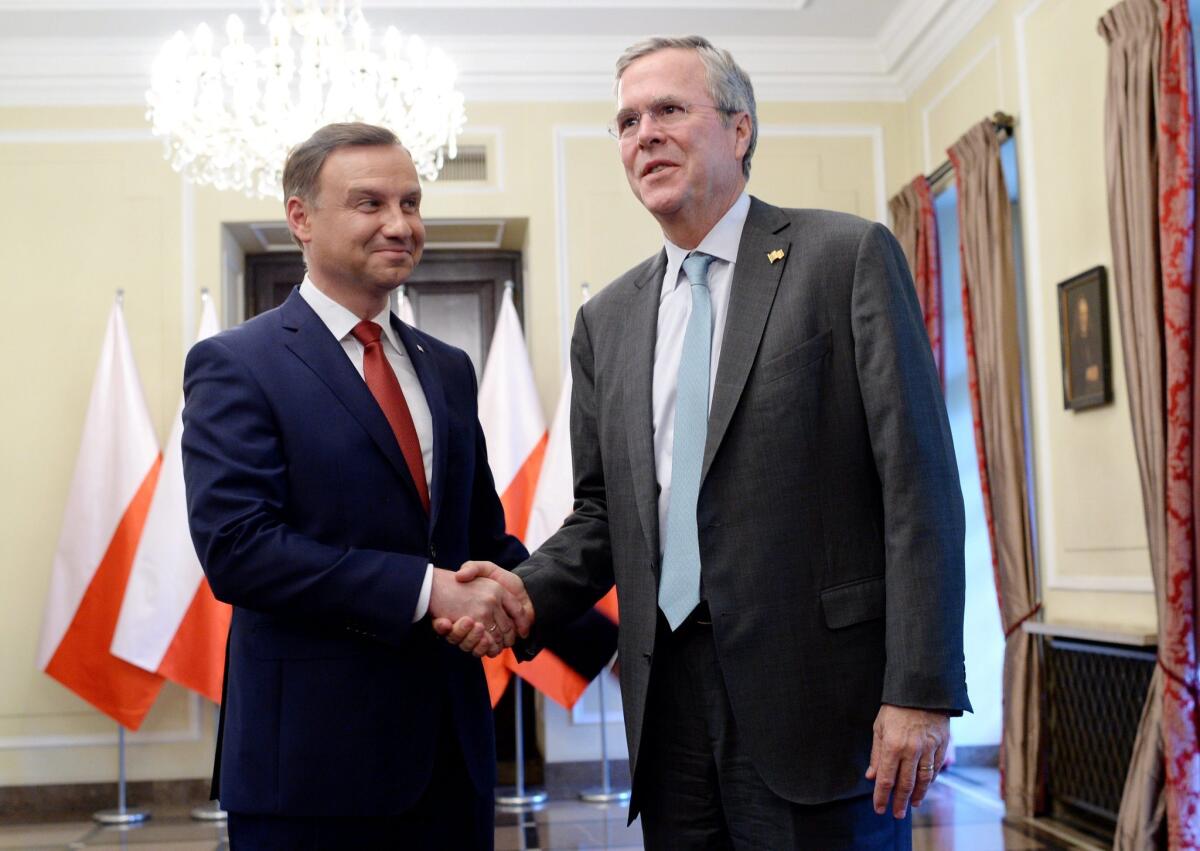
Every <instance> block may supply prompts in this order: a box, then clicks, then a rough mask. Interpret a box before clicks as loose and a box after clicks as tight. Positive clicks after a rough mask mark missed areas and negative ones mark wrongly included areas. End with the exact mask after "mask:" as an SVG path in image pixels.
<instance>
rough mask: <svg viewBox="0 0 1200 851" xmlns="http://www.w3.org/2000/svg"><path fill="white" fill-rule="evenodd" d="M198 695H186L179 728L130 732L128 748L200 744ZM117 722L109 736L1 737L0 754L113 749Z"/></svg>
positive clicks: (201, 735) (70, 734)
mask: <svg viewBox="0 0 1200 851" xmlns="http://www.w3.org/2000/svg"><path fill="white" fill-rule="evenodd" d="M201 715H202V712H201V707H200V696H199V695H197V694H196V693H195V692H188V695H187V719H186V722H185V725H184V726H183V727H181V728H175V729H168V730H147V731H142V732H135V733H129V734H127V735H126V737H125V742H126V744H128V745H167V744H180V743H186V742H199V741H201V740H202V739H203V738H204V730H203V725H202V724H201V721H200V719H201ZM116 726H117V725H116V722H113V730H112V732H110V733H58V734H43V735H29V736H0V751H5V750H34V749H41V748H82V747H116V744H117V731H116Z"/></svg>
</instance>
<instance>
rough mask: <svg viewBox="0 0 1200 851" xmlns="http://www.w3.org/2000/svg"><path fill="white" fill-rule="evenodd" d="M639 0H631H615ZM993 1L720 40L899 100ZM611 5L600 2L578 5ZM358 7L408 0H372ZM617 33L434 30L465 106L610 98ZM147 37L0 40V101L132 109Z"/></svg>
mask: <svg viewBox="0 0 1200 851" xmlns="http://www.w3.org/2000/svg"><path fill="white" fill-rule="evenodd" d="M626 2H627V3H629V5H630V6H631V7H632V6H637V7H638V8H646V7H642V6H641V5H640V3H638V2H637V0H616V3H617V5H621V4H623V3H626ZM995 2H996V0H901V2H899V3H898V4H897V6H896V8H895V10H894V11H893V12H892V14H891V15H890V16H889V18H888V20H887V21H886V22H885V23H884V25H883V28H882V30H881V31H880V34H879V35H878V36H875V37H872V38H814V37H798V36H770V35H764V36H734V37H730V38H728V39H721V46H722V47H725V48H727V49H729V50H730V51H731V52H732V53H733V55H734V56H736V57H738V58H739V60H740V61H741V62H742V63H743V64H744V66H745V67H746V70H747V71H748V72H749V73H750V76H751V77H752V78H753V80H754V85H755V90H756V94H757V96H758V98H759V100H760V101H763V102H811V101H826V102H828V101H859V102H861V101H882V102H900V101H904V100H906V99H907V98H908V97H910V96H911V95H912V93H913V91H915V89H916V88H917V86H919V85H920V83H921V82H922V81H923V80H924V79H925V78H926V77H927V76H928V75H929V74H930V73H932V72H933V70H934V69H936V68H937V66H938V65H939V64H941V62H943V61H944V60H945V58H946V57H947V56H948V55H949V53H950V52H951V51H952V50H953V49H954V48H955V46H957V44H958V43H959V41H960V40H961V39H962V38H963V36H965V35H966V33H968V32H969V31H970V30H971V28H972V27H974V26H975V25H976V24H977V23H978V22H979V20H980V19H981V18H982V17H983V15H985V14H986V13H987V12H988V11H989V10H990V9H991V8H992V6H993V5H994V4H995ZM218 4H219V5H220V6H221V7H222V8H230V7H231V6H232V7H234V8H238V9H240V8H242V7H243V6H247V7H253V8H257V4H251V3H247V2H220V0H191V1H190V2H180V3H176V4H173V5H171V8H179V9H181V10H192V11H196V10H199V11H204V10H206V9H210V8H216V7H217V5H218ZM593 4H594V5H595V6H596V7H597V8H599V7H601V6H604V7H611V6H612V3H610V2H607V0H606V1H605V2H603V3H602V2H601V0H584V5H585V6H589V7H590V6H591V5H593ZM364 5H366V6H368V7H376V8H387V7H416V6H418V5H419V4H418V3H415V2H405V1H404V0H381V2H378V3H366V4H364ZM454 5H456V6H460V7H462V8H464V9H466V8H485V7H503V8H517V7H519V6H528V7H531V8H541V7H543V6H544V7H547V8H548V7H549V6H550V5H558V6H559V7H561V5H562V4H561V2H558V3H553V2H552V0H461V2H459V3H455V4H454ZM804 5H805V3H804V2H801V0H754V2H752V3H750V4H749V5H748V6H747V7H746V8H747V9H763V10H766V9H775V10H779V9H793V10H795V9H800V8H802V7H803V6H804ZM150 6H153V7H154V8H156V9H161V8H162V6H163V3H162V2H159V0H124V2H121V0H117V2H111V0H110V2H105V3H103V4H102V3H101V2H100V0H94V2H86V0H47V2H45V3H37V4H34V3H31V2H25V0H0V11H2V12H9V13H10V14H17V13H19V12H20V11H22V10H26V9H35V8H36V9H38V10H40V11H45V10H58V11H68V10H90V11H91V12H92V13H93V14H97V13H99V12H101V11H113V10H117V11H119V10H122V9H135V10H136V9H144V8H149V7H150ZM649 8H673V9H680V8H694V9H718V8H725V9H728V0H721V2H718V0H652V2H651V6H650V7H649ZM637 37H638V36H636V35H622V36H588V35H570V36H546V35H534V34H524V35H516V36H506V37H504V38H497V37H495V36H487V35H458V36H448V37H439V38H438V39H437V41H438V44H439V46H441V47H442V48H443V49H445V50H446V52H447V53H448V54H449V55H451V56H453V57H454V59H455V61H456V63H457V64H458V67H459V84H460V87H461V89H462V90H463V93H464V94H465V95H466V97H467V100H468V102H472V101H474V102H489V101H490V102H519V101H532V102H577V101H607V100H610V99H611V98H612V69H613V63H614V61H615V58H616V57H617V56H619V55H620V53H621V52H622V51H623V50H624V49H625V48H626V47H627V46H628V45H629V44H630V42H631V41H633V40H635V39H636V38H637ZM161 44H162V42H161V40H160V39H158V38H149V37H82V36H61V37H36V38H35V37H11V38H0V106H90V105H100V106H110V105H118V104H124V105H139V106H140V105H142V104H143V103H144V92H145V89H146V87H147V85H148V84H149V69H150V67H151V65H152V63H153V60H154V57H155V55H156V54H157V52H158V50H159V48H160V47H161Z"/></svg>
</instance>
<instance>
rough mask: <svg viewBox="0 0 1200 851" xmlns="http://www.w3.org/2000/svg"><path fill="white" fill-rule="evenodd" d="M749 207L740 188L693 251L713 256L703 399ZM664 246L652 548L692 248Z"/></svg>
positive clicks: (666, 483) (661, 511)
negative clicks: (709, 348)
mask: <svg viewBox="0 0 1200 851" xmlns="http://www.w3.org/2000/svg"><path fill="white" fill-rule="evenodd" d="M749 212H750V196H749V195H747V194H746V193H745V192H743V193H742V194H741V196H740V197H739V198H738V199H737V200H736V201H734V202H733V206H732V207H730V208H729V210H728V212H726V213H725V215H724V216H722V217H721V220H720V221H719V222H717V223H716V224H715V225H714V226H713V229H712V230H710V231H709V232H708V234H707V235H706V236H705V237H704V239H702V240H700V244H699V245H697V246H696V248H695V251H700V252H703V253H704V254H709V255H712V256H713V257H715V258H717V259H716V260H714V261H713V262H712V264H711V265H710V266H709V267H708V290H709V293H710V296H711V300H712V321H713V328H712V353H711V355H710V359H709V368H708V403H709V405H710V406H711V405H712V394H713V387H715V386H716V383H717V364H718V363H719V362H720V360H721V343H722V341H723V340H724V339H725V317H726V316H727V315H728V313H729V290H730V288H731V285H732V283H733V269H734V266H735V265H736V264H737V253H738V246H739V245H740V244H741V241H742V229H743V228H744V227H745V225H746V214H747V213H749ZM663 244H664V247H665V248H666V251H667V271H666V273H665V274H664V275H663V280H662V291H661V293H660V295H659V299H658V336H657V337H656V338H655V343H654V473H655V476H656V478H657V479H658V485H659V488H660V490H659V493H658V530H659V534H658V541H659V543H658V547H659V551H658V554H659V556H660V557H661V556H662V554H663V548H664V546H665V539H666V535H665V530H666V528H667V506H668V505H669V504H670V501H671V452H672V450H673V448H674V445H675V395H676V393H675V390H676V382H677V379H678V377H679V359H680V356H681V354H682V352H683V335H684V332H685V331H686V330H687V323H688V318H689V317H690V316H691V315H692V287H691V285H690V284H689V283H688V279H687V276H686V275H685V274H684V273H683V261H684V258H686V257H687V256H688V255H689V254H691V253H692V252H690V251H688V250H687V249H684V248H680V247H679V246H678V245H675V244H674V243H672V242H671V241H670V240H669V239H664V240H663Z"/></svg>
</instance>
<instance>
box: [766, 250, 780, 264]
mask: <svg viewBox="0 0 1200 851" xmlns="http://www.w3.org/2000/svg"><path fill="white" fill-rule="evenodd" d="M782 259H783V249H782V248H776V249H775V250H774V251H768V252H767V260H769V261H771V263H772V264H774V263H775V261H776V260H782Z"/></svg>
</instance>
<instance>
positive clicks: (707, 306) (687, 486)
mask: <svg viewBox="0 0 1200 851" xmlns="http://www.w3.org/2000/svg"><path fill="white" fill-rule="evenodd" d="M714 259H715V258H714V257H712V256H711V255H708V254H701V253H699V252H693V253H692V254H689V255H688V256H687V257H686V258H685V259H684V261H683V272H684V274H685V275H687V279H688V282H689V283H690V284H691V285H692V315H691V316H690V317H689V318H688V323H687V329H686V330H685V331H684V334H683V352H682V354H681V355H680V358H679V377H678V379H677V380H676V383H675V439H674V440H675V442H674V444H673V448H672V450H671V496H670V498H669V500H668V502H667V537H666V547H665V548H664V550H663V563H662V576H661V577H660V579H659V582H658V607H659V608H660V609H662V611H663V614H664V615H666V617H667V623H669V624H670V625H671V629H672V630H674V629H676V628H677V627H678V626H679V625H680V624H681V623H683V621H684V619H685V618H686V617H687V616H688V615H689V614H691V612H692V609H694V608H696V606H697V604H699V602H700V537H699V532H698V530H697V528H696V501H697V499H698V498H699V496H700V470H701V468H702V466H703V464H704V439H705V436H706V435H707V434H708V370H709V358H710V355H711V352H712V301H711V299H710V298H709V292H708V266H709V264H710V263H712V261H713V260H714Z"/></svg>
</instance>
